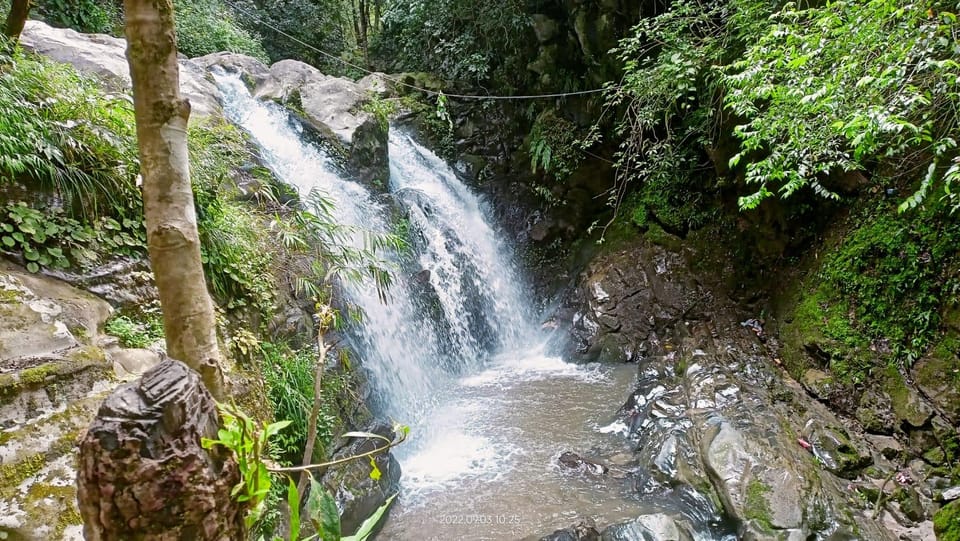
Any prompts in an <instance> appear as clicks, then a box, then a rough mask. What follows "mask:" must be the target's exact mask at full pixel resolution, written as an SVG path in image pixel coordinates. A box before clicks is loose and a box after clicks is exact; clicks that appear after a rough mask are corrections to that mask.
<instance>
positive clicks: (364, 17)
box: [359, 0, 370, 64]
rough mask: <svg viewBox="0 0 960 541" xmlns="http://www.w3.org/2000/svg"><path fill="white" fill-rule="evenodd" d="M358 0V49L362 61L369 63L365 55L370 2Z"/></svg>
mask: <svg viewBox="0 0 960 541" xmlns="http://www.w3.org/2000/svg"><path fill="white" fill-rule="evenodd" d="M359 2H360V50H361V51H363V61H364V62H366V63H367V64H369V63H370V58H369V56H368V55H367V30H368V27H369V26H370V4H369V2H367V0H359Z"/></svg>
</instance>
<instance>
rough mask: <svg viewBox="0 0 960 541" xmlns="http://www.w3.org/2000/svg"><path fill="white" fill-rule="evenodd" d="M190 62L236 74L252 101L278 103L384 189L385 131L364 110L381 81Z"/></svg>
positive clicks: (294, 66)
mask: <svg viewBox="0 0 960 541" xmlns="http://www.w3.org/2000/svg"><path fill="white" fill-rule="evenodd" d="M193 61H194V62H196V63H197V64H199V65H201V66H204V67H207V68H209V67H212V66H220V67H222V68H225V69H229V70H233V71H239V72H240V73H241V74H242V75H241V77H242V78H243V79H244V81H246V83H247V85H248V86H249V87H250V88H251V91H252V92H253V95H254V96H255V97H257V98H260V99H268V100H274V101H277V102H279V103H282V104H284V105H286V106H288V107H290V108H291V109H292V110H294V111H296V112H297V113H299V114H300V115H302V118H303V120H304V121H305V122H306V123H307V124H309V125H310V126H311V127H313V128H314V129H316V130H317V131H318V132H319V133H320V134H321V135H322V136H323V137H324V139H325V140H326V141H327V142H328V143H330V144H331V145H333V146H334V147H335V148H336V149H338V150H340V152H341V154H342V155H343V156H345V157H346V161H347V163H348V165H349V166H350V169H351V170H352V171H353V172H354V173H355V174H356V175H357V177H358V178H359V180H361V181H362V182H364V183H366V184H368V185H370V186H374V187H380V188H381V189H382V187H383V186H386V184H387V180H388V179H389V176H390V170H389V161H388V157H387V127H386V126H385V125H383V124H381V122H380V121H379V120H378V119H377V118H376V117H375V116H374V115H373V114H371V113H368V112H365V111H364V110H363V105H364V104H365V103H366V102H367V101H368V100H369V99H370V96H371V95H373V94H380V93H382V92H386V91H387V90H386V86H385V82H384V80H383V79H382V77H381V78H380V79H378V78H376V77H370V78H368V79H364V80H362V81H361V82H360V83H354V82H353V81H350V80H348V79H344V78H342V77H331V76H328V75H324V74H323V73H321V72H320V70H318V69H317V68H314V67H313V66H311V65H309V64H305V63H303V62H299V61H297V60H281V61H279V62H277V63H275V64H274V65H272V66H270V67H269V68H268V67H267V66H265V65H264V64H262V63H261V62H260V61H258V60H256V59H255V58H251V57H248V56H244V55H238V54H232V53H216V54H212V55H207V56H203V57H200V58H195V59H194V60H193Z"/></svg>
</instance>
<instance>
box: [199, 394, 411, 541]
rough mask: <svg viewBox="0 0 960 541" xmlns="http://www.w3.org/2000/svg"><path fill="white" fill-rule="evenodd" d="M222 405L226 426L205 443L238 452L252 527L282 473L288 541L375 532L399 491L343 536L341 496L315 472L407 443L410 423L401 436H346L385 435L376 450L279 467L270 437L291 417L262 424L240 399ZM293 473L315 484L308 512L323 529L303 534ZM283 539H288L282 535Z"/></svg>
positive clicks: (330, 540)
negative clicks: (240, 404) (332, 492)
mask: <svg viewBox="0 0 960 541" xmlns="http://www.w3.org/2000/svg"><path fill="white" fill-rule="evenodd" d="M219 407H220V415H221V417H222V418H223V427H222V428H221V429H220V430H219V431H218V432H217V439H215V440H214V439H207V438H204V439H203V440H202V444H203V446H204V448H207V449H209V448H212V447H213V446H215V445H221V446H223V447H226V448H227V449H229V450H230V451H231V452H233V454H234V456H235V457H236V459H237V464H238V466H239V469H240V482H239V483H237V485H236V486H235V487H234V488H233V491H232V495H233V497H234V498H236V499H237V501H238V502H241V503H243V504H244V505H245V507H246V514H245V515H244V525H245V527H246V528H247V529H248V530H249V529H250V528H252V527H253V525H254V524H256V523H257V521H258V520H260V518H261V517H262V516H263V514H264V511H265V503H266V501H267V495H268V494H269V493H270V488H271V486H272V484H273V483H274V479H275V476H280V478H281V479H283V478H285V479H286V484H287V502H286V503H287V506H288V507H289V511H290V521H289V522H290V524H289V526H290V528H289V537H288V539H289V541H311V540H319V541H363V540H365V539H367V538H368V537H369V536H370V535H371V534H372V532H373V530H374V529H375V527H376V524H377V523H378V522H379V520H380V519H381V518H382V517H383V514H384V513H385V512H386V510H387V509H388V508H389V507H390V504H391V503H393V499H394V497H395V496H391V497H390V498H388V499H387V501H386V502H385V503H384V504H383V506H381V507H380V508H379V509H377V511H375V512H374V513H373V514H372V515H371V516H370V517H368V518H367V519H366V520H365V521H364V522H363V524H361V525H360V528H359V529H358V531H357V533H356V534H355V535H352V536H347V537H344V536H342V535H341V531H340V514H339V510H338V509H337V505H336V501H335V500H334V499H333V496H332V495H330V493H329V492H328V491H327V490H326V488H324V487H323V485H321V484H320V483H318V482H317V481H316V479H315V478H314V476H313V474H312V473H311V472H312V471H314V470H322V469H325V468H328V467H330V466H335V465H338V464H344V463H347V462H351V461H354V460H361V459H372V458H373V457H375V456H376V455H378V454H381V453H384V452H387V451H389V450H390V449H391V448H393V447H395V446H397V445H399V444H401V443H403V442H404V441H405V440H406V438H407V435H408V434H409V431H410V430H409V428H408V427H406V426H396V427H395V428H394V432H395V433H396V434H397V438H396V439H394V440H391V439H389V438H386V437H384V436H381V435H379V434H373V433H370V432H348V433H346V434H344V435H343V437H345V438H373V439H379V440H382V441H383V442H384V443H383V444H382V445H380V446H378V447H377V448H375V449H373V450H372V451H369V452H366V453H360V454H358V455H354V456H349V457H345V458H340V459H337V460H331V461H328V462H322V463H318V464H305V465H303V466H294V467H280V466H277V465H275V464H274V463H273V462H272V461H271V460H270V459H269V443H270V439H271V438H273V437H274V436H276V435H277V434H278V433H279V432H280V431H281V430H283V429H284V428H286V427H287V426H288V425H289V424H290V421H278V422H275V423H270V424H264V425H259V426H258V425H257V423H256V422H255V421H254V420H253V419H251V418H250V417H249V416H248V415H246V414H245V413H244V412H243V411H242V410H240V408H238V407H237V406H235V405H231V404H220V406H219ZM371 463H372V460H371ZM292 473H301V474H303V477H302V478H303V479H305V480H307V482H309V484H310V495H309V498H308V500H307V514H308V518H309V520H310V521H311V522H312V523H313V525H314V528H315V529H316V531H317V532H318V533H317V534H314V535H313V536H309V537H306V538H301V537H300V531H301V525H302V518H301V517H300V503H301V502H302V501H303V498H302V497H301V493H300V491H299V490H298V489H297V483H296V482H295V481H294V480H293V477H291V476H290V474H292ZM378 476H379V470H378V469H376V466H375V464H374V470H373V471H372V472H371V477H373V478H377V477H378ZM275 539H280V538H275ZM280 541H283V540H282V539H280Z"/></svg>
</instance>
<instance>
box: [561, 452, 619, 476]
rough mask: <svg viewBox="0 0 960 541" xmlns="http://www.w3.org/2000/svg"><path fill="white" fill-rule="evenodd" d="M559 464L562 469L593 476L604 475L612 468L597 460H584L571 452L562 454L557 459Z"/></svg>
mask: <svg viewBox="0 0 960 541" xmlns="http://www.w3.org/2000/svg"><path fill="white" fill-rule="evenodd" d="M557 463H559V464H560V466H561V467H562V468H565V469H568V470H576V471H582V472H586V473H589V474H592V475H603V474H605V473H607V472H608V471H609V470H610V468H608V467H607V466H605V465H603V464H601V463H599V462H597V461H596V460H591V459H589V458H584V457H582V456H580V455H578V454H576V453H572V452H570V451H565V452H564V453H562V454H561V455H560V457H559V458H558V459H557Z"/></svg>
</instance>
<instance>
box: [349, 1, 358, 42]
mask: <svg viewBox="0 0 960 541" xmlns="http://www.w3.org/2000/svg"><path fill="white" fill-rule="evenodd" d="M349 1H350V13H351V14H352V15H353V43H354V44H355V45H356V46H357V47H359V46H360V18H359V17H357V3H356V2H355V0H349Z"/></svg>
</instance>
